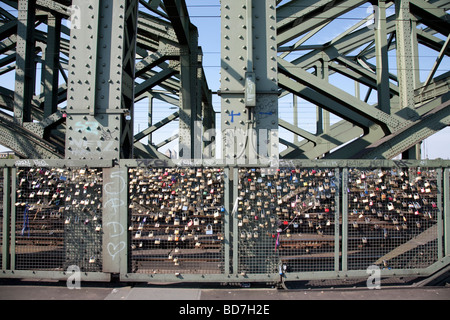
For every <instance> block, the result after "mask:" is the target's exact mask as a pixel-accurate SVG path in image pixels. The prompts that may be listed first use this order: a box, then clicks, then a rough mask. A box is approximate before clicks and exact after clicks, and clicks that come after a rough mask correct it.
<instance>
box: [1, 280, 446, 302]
mask: <svg viewBox="0 0 450 320" xmlns="http://www.w3.org/2000/svg"><path fill="white" fill-rule="evenodd" d="M0 300H173V301H175V300H178V301H181V300H190V301H201V300H258V301H271V300H272V301H289V300H450V287H449V286H446V287H420V288H415V287H386V288H383V287H382V288H381V289H379V290H376V289H373V290H369V289H366V288H349V289H347V288H345V289H295V290H282V289H273V288H236V287H219V288H173V287H161V286H150V285H137V286H114V285H113V284H105V285H102V284H100V285H95V284H94V285H93V284H87V285H83V284H82V285H81V288H80V289H73V290H69V289H68V288H67V287H66V286H65V284H64V283H61V282H56V283H36V284H33V283H20V282H16V283H10V282H4V281H3V282H0Z"/></svg>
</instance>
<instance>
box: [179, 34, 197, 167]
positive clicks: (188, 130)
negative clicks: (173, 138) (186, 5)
mask: <svg viewBox="0 0 450 320" xmlns="http://www.w3.org/2000/svg"><path fill="white" fill-rule="evenodd" d="M189 37H190V45H189V46H187V45H185V46H183V49H182V50H181V51H182V52H181V56H180V68H181V71H180V78H181V90H180V124H179V126H180V142H179V145H180V147H179V154H178V155H179V158H180V159H186V160H190V159H201V157H202V142H201V131H202V124H201V114H202V107H201V92H200V88H201V82H200V77H201V73H200V71H201V68H200V66H201V61H202V56H201V51H200V50H199V48H198V46H197V44H198V31H197V29H196V28H194V27H193V26H191V27H190V28H189Z"/></svg>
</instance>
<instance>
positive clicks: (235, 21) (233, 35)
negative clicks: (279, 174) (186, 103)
mask: <svg viewBox="0 0 450 320" xmlns="http://www.w3.org/2000/svg"><path fill="white" fill-rule="evenodd" d="M221 3H222V33H221V34H222V71H221V90H220V93H221V98H222V131H223V137H224V144H223V154H224V159H225V161H226V163H234V162H237V163H252V162H258V161H264V162H267V161H268V160H269V161H277V160H278V93H277V90H278V80H277V74H278V70H277V59H276V57H277V42H276V1H275V0H262V1H251V0H247V1H242V2H236V1H232V0H224V1H222V2H221Z"/></svg>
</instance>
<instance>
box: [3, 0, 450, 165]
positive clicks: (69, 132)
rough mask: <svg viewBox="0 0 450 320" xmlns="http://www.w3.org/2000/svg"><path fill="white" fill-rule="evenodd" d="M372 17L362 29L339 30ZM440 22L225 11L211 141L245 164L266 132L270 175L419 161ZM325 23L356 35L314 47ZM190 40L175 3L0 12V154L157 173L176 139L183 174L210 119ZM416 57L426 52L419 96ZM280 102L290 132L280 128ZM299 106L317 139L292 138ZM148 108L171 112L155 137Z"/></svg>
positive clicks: (381, 9) (259, 4)
mask: <svg viewBox="0 0 450 320" xmlns="http://www.w3.org/2000/svg"><path fill="white" fill-rule="evenodd" d="M368 5H370V6H371V7H370V8H373V13H372V12H368V13H366V14H365V15H361V14H359V15H358V17H361V18H360V19H358V21H356V22H355V20H354V19H349V18H348V14H354V13H355V12H358V10H359V12H361V10H363V11H364V12H367V11H366V8H367V6H368ZM449 6H450V2H449V1H446V0H438V1H434V0H433V1H425V0H395V1H382V0H379V1H372V2H367V1H362V0H301V1H300V0H291V1H280V0H264V1H251V0H247V1H242V2H239V4H236V2H235V1H231V0H223V1H221V19H222V32H221V35H220V37H221V48H222V50H221V52H222V59H221V60H222V72H221V88H220V91H219V94H220V96H221V102H222V106H221V129H222V132H224V133H225V132H227V130H228V129H229V130H231V131H233V130H235V131H236V130H243V132H244V133H246V134H244V136H245V137H246V140H247V141H244V142H243V143H242V145H241V147H242V146H244V149H245V152H241V153H242V156H243V157H244V158H248V159H250V158H252V156H253V155H252V154H251V148H250V147H251V145H254V144H253V143H249V141H252V139H250V137H251V132H253V131H251V130H255V131H256V132H260V131H261V130H266V131H267V132H268V133H267V134H268V135H258V136H257V137H255V141H256V145H257V147H258V149H257V150H258V152H259V153H261V152H260V151H259V150H260V149H261V148H262V147H263V146H264V148H266V149H264V152H266V154H267V155H268V157H269V159H270V160H277V159H278V158H284V159H302V158H303V159H318V158H327V159H348V158H367V159H373V158H384V159H391V158H393V157H395V156H397V155H399V154H402V155H403V158H405V159H416V158H420V148H419V147H418V145H420V143H421V141H423V140H424V139H426V138H427V137H429V136H431V135H432V134H434V133H436V132H438V131H440V130H442V129H443V128H445V127H446V126H448V125H449V123H450V105H449V102H448V100H449V93H448V91H449V90H448V89H449V72H450V71H446V72H444V73H441V74H439V75H438V76H436V72H437V71H438V69H439V68H441V69H442V66H441V62H442V61H443V60H444V58H445V57H448V55H449V54H450V48H449V30H450V19H449V14H448V13H447V11H448V9H449ZM353 18H354V16H353ZM346 19H347V20H346ZM372 20H373V21H374V23H372V22H371V21H372ZM336 21H346V22H347V21H350V22H352V24H351V25H350V26H349V24H346V26H345V27H341V29H339V30H340V31H341V32H340V33H339V34H337V35H336V36H335V37H333V38H332V39H331V40H329V39H327V40H326V42H323V41H322V42H321V41H320V39H322V38H321V37H319V35H320V33H321V31H323V30H327V27H329V26H332V25H333V23H335V22H336ZM353 22H355V23H353ZM198 39H199V33H198V30H197V28H196V27H195V26H194V25H193V24H192V23H191V21H190V18H189V13H188V10H187V6H186V3H185V1H184V0H181V1H180V0H178V1H176V0H139V1H137V0H123V1H118V0H102V1H85V0H83V1H81V0H72V1H70V0H58V1H50V0H31V1H29V0H18V1H9V0H2V1H1V7H0V41H1V42H0V77H1V78H2V83H1V87H0V108H1V110H0V111H1V112H0V122H1V126H0V135H1V137H2V138H1V144H2V145H4V146H6V147H8V148H10V149H12V150H13V151H14V152H15V153H16V154H17V155H18V156H19V157H22V158H30V159H32V158H35V159H58V158H66V159H80V160H100V159H131V158H165V157H166V156H165V155H163V154H162V153H161V152H160V149H161V147H163V146H164V145H166V144H167V143H169V142H171V141H173V140H176V139H178V140H179V150H178V152H179V155H180V157H181V158H185V159H192V158H201V157H202V154H204V151H205V149H206V148H207V147H208V143H209V142H208V141H205V140H206V139H205V137H204V134H203V133H205V132H207V131H208V130H209V129H215V128H216V112H215V111H214V108H213V105H212V92H211V90H210V89H209V87H208V84H207V81H206V80H207V79H206V77H205V72H204V70H203V66H202V50H201V48H200V47H199V45H198ZM311 43H312V44H311ZM419 45H423V46H425V47H427V48H429V49H432V50H434V51H435V52H436V62H435V64H434V65H433V66H432V68H431V70H428V76H427V77H426V80H425V81H421V78H420V70H421V68H420V65H419V64H420V62H421V57H420V54H419V50H418V48H419ZM393 57H394V59H393ZM444 69H445V68H444ZM337 74H339V75H341V76H343V77H344V78H345V79H346V80H351V81H353V82H354V83H355V84H356V88H357V90H356V92H355V94H352V93H349V92H348V90H347V91H346V90H344V89H341V88H339V87H338V86H336V85H335V84H333V83H332V81H331V80H330V79H331V78H333V76H334V75H337ZM3 79H4V81H3ZM363 88H364V90H365V92H366V95H365V97H362V94H361V93H362V92H363ZM289 97H294V99H293V100H291V101H293V105H294V107H293V110H292V115H293V118H294V121H293V122H291V121H287V120H286V119H283V117H281V116H280V112H279V101H280V100H281V99H286V98H288V99H290V98H289ZM298 97H299V98H301V99H304V100H306V101H308V102H309V103H311V104H313V105H314V106H316V107H317V116H316V122H317V124H316V130H315V132H314V130H309V131H308V130H305V129H304V126H303V124H304V123H303V121H306V120H304V118H303V117H301V115H302V112H301V110H300V111H299V110H298V108H297V106H296V101H297V100H296V99H297V98H298ZM369 98H370V99H369ZM143 99H148V101H149V114H150V115H149V121H148V124H149V125H148V127H147V128H145V129H144V130H139V131H140V132H139V133H137V134H135V128H134V126H135V117H134V116H135V110H134V105H135V103H136V102H138V101H141V100H143ZM154 99H157V100H160V101H163V102H164V103H166V104H167V111H168V110H171V109H177V111H176V112H174V113H172V114H170V113H168V115H167V116H165V117H164V118H163V120H161V121H158V122H155V121H153V119H155V118H156V117H155V115H154V112H153V110H152V101H153V100H154ZM371 99H375V101H376V102H375V103H372V102H371V101H372V100H371ZM369 100H370V101H369ZM237 115H240V117H237ZM299 115H300V121H299ZM333 119H334V120H333ZM336 119H337V120H336ZM174 120H178V121H179V124H178V128H179V129H178V133H177V134H175V135H174V136H172V137H167V139H166V140H165V141H164V142H162V143H160V144H158V145H156V144H153V143H152V138H151V137H152V135H154V134H155V132H157V130H159V129H160V128H162V127H163V126H165V125H167V124H168V123H170V122H172V121H174ZM280 128H283V130H287V131H288V132H290V134H291V135H292V136H293V137H294V139H293V141H289V140H288V139H286V138H284V137H282V136H281V135H280V134H279V133H278V129H280ZM267 141H269V142H270V143H269V144H268V143H267ZM241 142H242V141H241ZM279 144H282V145H285V146H286V149H284V150H283V151H282V152H281V153H279V152H278V148H279ZM267 145H269V146H270V148H267ZM237 146H239V144H237ZM237 149H238V148H235V145H234V144H231V146H230V144H227V143H224V146H223V149H222V151H223V153H224V154H225V155H227V156H229V157H230V160H233V159H236V158H237V157H239V156H240V152H239V151H238V150H237ZM257 156H258V155H257Z"/></svg>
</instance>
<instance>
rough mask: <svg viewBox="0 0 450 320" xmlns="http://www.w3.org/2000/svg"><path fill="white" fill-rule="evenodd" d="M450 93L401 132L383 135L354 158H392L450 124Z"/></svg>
mask: <svg viewBox="0 0 450 320" xmlns="http://www.w3.org/2000/svg"><path fill="white" fill-rule="evenodd" d="M449 99H450V94H448V93H447V94H446V98H445V100H446V102H444V103H442V104H441V105H439V106H438V107H436V108H434V109H433V110H431V111H430V112H428V113H426V114H425V115H423V116H422V117H421V118H420V119H419V120H418V121H415V122H414V123H412V124H411V125H409V126H408V127H406V128H403V129H402V130H399V132H396V133H394V134H392V135H388V136H386V137H383V138H382V139H380V140H379V141H377V142H376V143H374V144H371V145H370V146H368V147H367V148H365V149H363V150H362V151H361V152H359V153H358V154H356V155H355V156H354V158H358V159H390V158H393V157H395V156H396V155H398V154H400V153H401V152H404V151H406V150H407V149H409V148H410V147H411V146H412V145H415V144H417V143H419V142H421V141H423V140H424V139H426V138H428V137H429V136H431V135H433V134H435V133H436V132H437V131H439V130H442V129H444V128H445V127H447V126H450V100H449Z"/></svg>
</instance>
